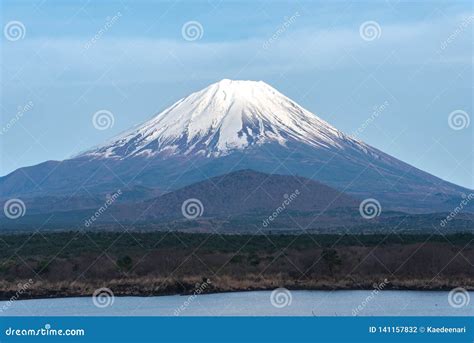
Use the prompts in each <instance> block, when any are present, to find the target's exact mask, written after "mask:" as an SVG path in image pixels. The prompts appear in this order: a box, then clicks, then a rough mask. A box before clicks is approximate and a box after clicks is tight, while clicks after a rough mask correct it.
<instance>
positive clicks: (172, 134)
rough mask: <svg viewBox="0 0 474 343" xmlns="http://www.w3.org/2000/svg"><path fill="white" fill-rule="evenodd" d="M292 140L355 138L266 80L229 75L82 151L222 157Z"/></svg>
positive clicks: (322, 144)
mask: <svg viewBox="0 0 474 343" xmlns="http://www.w3.org/2000/svg"><path fill="white" fill-rule="evenodd" d="M289 142H300V143H304V144H307V145H310V146H313V147H318V148H331V147H332V148H334V147H338V148H342V147H343V146H344V145H346V144H348V143H350V144H351V145H354V143H356V141H354V140H352V139H351V138H349V137H347V136H345V135H344V134H343V133H341V132H340V131H338V130H337V129H335V128H334V127H332V126H331V125H329V124H328V123H327V122H325V121H323V120H321V119H320V118H318V117H317V116H315V115H314V114H312V113H311V112H309V111H307V110H306V109H304V108H303V107H301V106H299V105H298V104H296V103H295V102H294V101H292V100H291V99H289V98H288V97H286V96H285V95H283V94H281V93H280V92H278V91H277V90H276V89H274V88H273V87H271V86H270V85H268V84H266V83H265V82H263V81H234V80H228V79H224V80H221V81H219V82H217V83H214V84H211V85H210V86H208V87H206V88H204V89H202V90H200V91H198V92H195V93H192V94H191V95H189V96H187V97H185V98H183V99H181V100H179V101H177V102H176V103H174V104H173V105H172V106H170V107H168V108H167V109H165V110H164V111H163V112H161V113H159V114H157V115H156V116H155V117H153V118H152V119H151V120H149V121H147V122H145V123H143V124H141V125H140V126H138V127H137V128H136V129H133V130H131V131H128V132H126V133H125V134H122V135H119V136H118V137H115V138H114V139H112V140H111V141H110V142H109V143H107V144H105V145H102V146H99V147H96V148H94V149H92V150H89V151H87V152H85V153H83V154H81V156H89V157H98V158H101V157H111V158H119V159H120V158H125V157H132V156H133V157H135V156H143V157H148V156H156V155H160V156H162V157H165V156H172V155H189V154H193V155H201V156H207V157H211V156H212V157H217V156H223V155H227V154H228V153H230V152H231V151H234V150H243V149H246V148H248V147H252V146H257V145H262V144H265V143H278V144H279V145H281V146H286V145H287V144H288V143H289ZM357 144H360V142H357ZM357 144H356V145H357ZM361 148H362V149H365V147H364V146H363V145H362V146H361Z"/></svg>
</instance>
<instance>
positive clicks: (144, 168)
mask: <svg viewBox="0 0 474 343" xmlns="http://www.w3.org/2000/svg"><path fill="white" fill-rule="evenodd" d="M243 169H246V170H247V169H251V170H255V171H258V172H263V173H267V174H280V175H297V176H299V177H304V178H306V179H312V180H315V181H318V182H320V183H323V184H325V185H327V186H329V187H332V188H334V189H337V190H338V191H339V192H344V193H347V194H348V195H349V196H351V197H353V198H355V199H365V198H375V199H377V200H378V201H379V202H380V203H381V204H382V207H383V208H384V209H391V210H396V211H404V212H410V213H430V212H441V211H449V210H451V209H452V208H453V204H458V203H459V200H460V199H461V197H462V194H467V193H470V192H471V191H470V190H468V189H466V188H463V187H460V186H457V185H454V184H452V183H449V182H447V181H444V180H441V179H439V178H437V177H435V176H433V175H431V174H428V173H426V172H423V171H421V170H419V169H417V168H415V167H413V166H410V165H409V164H406V163H404V162H402V161H400V160H398V159H396V158H394V157H392V156H390V155H388V154H385V153H384V152H382V151H380V150H378V149H376V148H374V147H371V146H370V145H368V144H365V143H364V142H361V141H359V140H357V139H354V138H352V137H350V136H348V135H346V134H344V133H343V132H341V131H339V130H337V129H336V128H334V127H333V126H331V125H330V124H329V123H327V122H325V121H324V120H322V119H320V118H319V117H317V116H316V115H314V114H313V113H311V112H310V111H308V110H306V109H304V108H303V107H301V106H300V105H298V104H297V103H296V102H294V101H293V100H291V99H289V98H288V97H286V96H285V95H283V94H281V93H280V92H278V91H277V90H276V89H274V88H273V87H271V86H269V85H268V84H266V83H264V82H262V81H258V82H256V81H232V80H227V79H225V80H222V81H220V82H217V83H214V84H211V85H210V86H208V87H206V88H204V89H202V90H200V91H198V92H195V93H192V94H190V95H189V96H187V97H184V98H182V99H181V100H179V101H177V102H176V103H174V104H173V105H171V106H170V107H168V108H166V109H165V110H163V111H162V112H160V113H159V114H157V115H156V116H154V117H153V118H151V119H150V120H149V121H147V122H145V123H143V124H141V125H138V126H137V127H135V128H133V129H131V130H129V131H127V132H125V133H123V134H120V135H118V136H117V137H114V138H112V139H111V140H109V141H108V142H107V143H105V144H102V145H100V146H97V147H94V148H92V149H90V150H87V151H85V152H82V153H80V154H78V155H76V156H74V157H72V158H70V159H67V160H64V161H47V162H44V163H41V164H38V165H35V166H31V167H25V168H20V169H18V170H16V171H14V172H12V173H10V174H9V175H6V176H4V177H1V178H0V198H1V199H8V198H13V197H15V198H17V197H21V198H22V199H26V201H28V202H29V206H28V208H29V209H30V210H31V211H33V212H35V211H36V212H38V213H43V212H47V211H51V210H52V209H55V210H66V209H67V210H70V209H80V208H91V207H94V206H96V205H97V204H101V203H103V199H104V197H105V195H106V194H110V193H112V192H114V191H116V190H117V189H119V188H120V189H122V190H123V196H122V197H121V199H120V201H121V202H132V203H133V202H137V201H146V200H148V199H152V198H154V197H156V196H159V195H162V194H165V193H168V192H171V191H175V190H177V189H179V188H181V187H184V186H188V185H191V184H193V183H196V182H199V181H203V180H207V179H209V178H212V177H216V176H219V175H225V174H228V173H231V172H234V171H237V170H243Z"/></svg>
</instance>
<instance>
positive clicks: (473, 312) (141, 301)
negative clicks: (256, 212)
mask: <svg viewBox="0 0 474 343" xmlns="http://www.w3.org/2000/svg"><path fill="white" fill-rule="evenodd" d="M271 294H272V292H271V291H257V292H236V293H220V294H208V295H198V296H195V297H190V296H179V295H176V296H159V297H115V298H114V299H113V303H111V300H112V298H108V299H104V300H105V301H104V303H103V304H100V305H107V304H108V306H106V307H103V308H100V307H97V306H96V305H95V304H94V302H93V301H92V297H84V298H60V299H39V300H17V301H14V302H11V303H8V302H5V301H2V302H0V316H19V315H22V316H25V315H26V316H129V315H133V316H174V315H181V316H313V315H314V316H351V315H354V314H357V315H360V316H474V306H473V304H472V303H473V302H474V300H473V301H471V302H470V303H468V304H465V305H464V306H462V307H460V308H455V307H453V306H451V305H450V304H449V302H448V292H438V291H436V292H426V291H383V292H379V293H378V294H375V295H374V294H373V292H372V291H291V293H290V294H291V302H289V297H285V296H283V297H281V298H280V299H279V300H277V301H274V302H273V303H274V304H276V305H277V306H283V305H286V306H283V307H276V306H274V304H272V301H271V300H272V295H271ZM472 295H473V294H472V292H471V293H470V294H469V296H468V297H469V298H470V297H471V296H472ZM2 308H3V311H1V309H2Z"/></svg>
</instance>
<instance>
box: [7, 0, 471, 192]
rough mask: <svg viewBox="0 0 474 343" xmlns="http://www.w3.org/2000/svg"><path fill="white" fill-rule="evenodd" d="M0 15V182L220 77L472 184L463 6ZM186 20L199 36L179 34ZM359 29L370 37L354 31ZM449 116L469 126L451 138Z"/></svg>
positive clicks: (102, 8)
mask: <svg viewBox="0 0 474 343" xmlns="http://www.w3.org/2000/svg"><path fill="white" fill-rule="evenodd" d="M1 6H2V8H1V15H2V17H1V24H2V31H5V30H4V29H5V28H6V26H7V25H8V24H9V23H11V22H12V21H18V22H21V24H22V25H23V26H24V32H23V33H24V37H22V38H21V39H18V40H9V39H7V36H6V35H7V34H6V33H5V32H3V35H2V37H1V39H2V40H1V68H2V69H1V87H2V91H1V117H2V122H1V124H2V132H1V135H0V140H1V141H0V142H1V147H0V148H1V160H0V175H5V174H7V173H9V172H11V171H13V170H15V169H16V168H19V167H22V166H27V165H33V164H36V163H40V162H42V161H45V160H51V159H54V160H61V159H64V158H67V157H70V156H72V155H74V154H76V153H77V152H79V151H82V150H84V149H87V148H88V147H91V146H93V145H96V144H99V143H101V142H103V141H104V140H108V139H110V138H111V137H112V136H114V135H115V134H117V133H119V132H121V131H123V130H126V129H128V128H130V127H131V126H133V125H136V124H138V123H140V122H143V121H145V120H147V119H149V118H150V117H151V116H153V114H155V113H157V112H159V111H160V110H162V109H164V108H165V107H167V106H169V105H171V103H173V102H174V101H176V100H178V99H179V98H181V97H183V96H186V95H188V94H189V93H190V92H192V91H196V90H199V89H201V88H203V87H205V86H207V85H208V84H210V83H212V82H216V81H218V80H220V79H223V78H230V79H249V80H264V81H265V82H267V83H269V84H271V85H272V86H273V87H275V88H277V89H278V90H279V91H281V92H282V93H284V94H286V95H287V96H289V97H290V98H292V99H294V100H295V101H296V102H298V103H299V104H301V105H302V106H304V107H305V108H307V109H308V110H310V111H312V112H313V113H315V114H316V115H318V116H320V117H321V118H323V119H325V120H326V121H328V122H330V123H331V124H332V125H334V126H335V127H337V128H338V129H340V130H342V131H344V132H346V133H348V134H351V133H354V132H356V131H357V130H358V129H360V128H361V127H363V130H359V131H357V132H358V138H360V139H361V140H363V141H365V142H367V143H368V144H371V145H373V146H374V147H376V148H378V149H380V150H382V151H385V152H387V153H389V154H391V155H393V156H395V157H397V158H399V159H401V160H403V161H405V162H408V163H410V164H412V165H414V166H416V167H418V168H420V169H423V170H425V171H428V172H430V173H432V174H434V175H436V176H439V177H441V178H443V179H446V180H448V181H451V182H454V183H456V184H459V185H463V186H466V187H470V188H474V180H473V169H474V155H473V154H474V151H473V147H474V144H473V143H474V141H473V127H474V123H472V121H473V120H474V118H473V101H472V99H473V42H474V40H473V27H474V19H473V18H474V17H473V15H474V11H473V8H472V2H471V1H429V2H428V1H425V2H404V1H378V2H375V1H374V2H350V1H349V2H348V1H331V2H329V1H319V2H317V1H291V2H284V1H277V2H270V1H267V2H257V1H233V2H225V1H193V2H185V1H181V2H173V1H170V2H165V1H151V0H147V1H126V0H122V1H101V2H98V1H73V0H68V1H48V0H46V1H44V0H42V1H25V0H20V1H18V0H16V1H12V0H3V1H2V5H1ZM189 21H197V22H199V24H200V25H201V26H202V29H203V31H202V37H201V38H200V39H198V40H195V41H188V40H186V39H184V38H183V35H182V27H183V25H184V24H185V23H187V22H189ZM369 21H370V22H373V21H375V22H376V23H377V25H378V26H379V28H380V29H377V30H378V31H377V33H378V35H377V37H376V38H375V39H374V40H366V39H363V38H364V37H363V35H361V33H360V27H361V25H362V24H363V23H366V22H369ZM285 23H286V25H285ZM94 37H96V39H94ZM28 104H30V106H29V107H28V108H27V110H23V111H22V112H21V115H19V114H18V111H19V107H21V108H23V109H24V107H25V106H26V105H28ZM384 104H385V105H384ZM382 105H384V106H383V110H379V111H378V112H377V115H376V116H374V108H380V106H382ZM102 109H106V110H108V111H110V112H112V113H113V115H114V119H115V120H114V125H113V127H111V128H109V129H107V130H102V131H101V130H97V129H95V128H94V126H93V125H92V116H93V115H94V113H95V112H97V111H99V110H102ZM453 111H463V112H462V113H463V114H462V115H463V116H464V118H465V116H466V115H467V117H468V119H469V120H471V123H470V125H469V126H468V127H465V128H463V129H460V130H454V129H453V128H452V127H451V126H450V125H449V123H448V117H449V115H450V113H452V112H453ZM457 113H459V112H457ZM464 113H465V114H464ZM370 118H371V119H370ZM369 119H370V120H369ZM367 120H369V122H367Z"/></svg>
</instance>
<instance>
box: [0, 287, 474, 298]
mask: <svg viewBox="0 0 474 343" xmlns="http://www.w3.org/2000/svg"><path fill="white" fill-rule="evenodd" d="M281 287H284V286H281ZM276 288H279V287H274V288H268V287H254V288H243V289H222V290H218V289H216V290H211V291H206V292H202V293H196V292H195V291H188V292H166V291H164V292H159V291H158V292H144V291H139V290H138V291H135V292H133V291H123V290H118V291H113V296H114V297H121V298H123V297H137V298H138V297H139V298H148V297H164V296H183V297H185V296H193V295H212V294H222V293H246V292H264V291H267V292H269V291H273V290H274V289H276ZM284 288H287V289H288V290H290V291H309V292H310V291H331V292H339V291H378V292H384V291H387V292H390V291H407V292H449V291H451V290H452V289H453V288H455V287H454V286H445V287H426V286H421V285H420V286H416V287H413V286H403V285H399V286H395V287H393V286H385V287H384V288H383V289H377V288H374V287H372V288H366V287H339V288H331V287H299V288H294V287H284ZM464 288H465V289H466V290H467V291H469V292H472V291H474V285H471V286H466V287H464ZM16 295H17V292H14V293H11V291H2V290H0V302H3V301H6V302H8V301H10V300H12V298H15V297H16ZM87 297H93V292H91V293H87V294H85V293H74V292H54V291H49V292H35V291H33V292H24V293H23V294H22V295H21V296H19V297H17V298H16V299H14V300H13V301H17V300H47V299H66V298H87Z"/></svg>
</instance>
